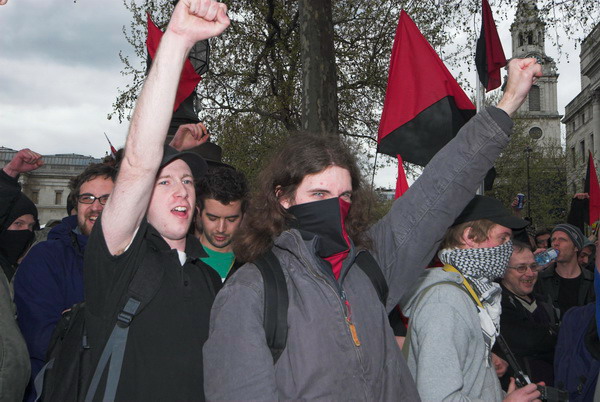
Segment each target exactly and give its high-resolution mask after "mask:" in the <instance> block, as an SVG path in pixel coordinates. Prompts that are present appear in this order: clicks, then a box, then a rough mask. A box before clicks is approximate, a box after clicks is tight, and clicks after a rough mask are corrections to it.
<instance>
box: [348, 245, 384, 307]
mask: <svg viewBox="0 0 600 402" xmlns="http://www.w3.org/2000/svg"><path fill="white" fill-rule="evenodd" d="M356 264H357V265H358V267H359V268H360V269H361V270H362V271H363V272H364V273H365V274H366V275H367V276H368V277H369V279H370V280H371V283H373V287H374V288H375V290H376V291H377V295H378V296H379V300H380V301H381V304H383V306H384V307H385V306H386V304H387V298H388V293H389V288H388V285H387V281H386V280H385V277H384V276H383V272H381V268H380V267H379V264H378V263H377V261H375V258H374V257H373V255H372V254H371V253H370V252H368V251H367V250H364V251H361V252H359V253H358V255H357V256H356Z"/></svg>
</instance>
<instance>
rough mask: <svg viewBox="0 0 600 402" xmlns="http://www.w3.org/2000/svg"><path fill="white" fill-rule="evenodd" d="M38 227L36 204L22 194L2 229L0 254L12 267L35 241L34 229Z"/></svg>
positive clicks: (0, 232) (0, 231)
mask: <svg viewBox="0 0 600 402" xmlns="http://www.w3.org/2000/svg"><path fill="white" fill-rule="evenodd" d="M37 226H38V220H37V208H36V207H35V204H34V203H33V202H32V201H31V200H30V199H29V198H27V196H25V194H23V193H21V195H20V196H19V198H18V199H17V200H16V201H15V204H14V206H13V208H12V209H11V210H10V214H9V215H8V217H7V219H6V221H5V224H4V227H3V228H2V229H0V254H1V255H3V256H4V257H5V258H6V259H7V260H8V262H9V263H10V264H11V265H15V264H16V263H17V261H18V259H19V258H20V257H21V256H22V255H23V254H24V253H25V251H26V250H27V248H28V247H29V246H30V245H31V243H32V242H33V240H34V239H35V235H34V233H33V229H34V228H36V227H37Z"/></svg>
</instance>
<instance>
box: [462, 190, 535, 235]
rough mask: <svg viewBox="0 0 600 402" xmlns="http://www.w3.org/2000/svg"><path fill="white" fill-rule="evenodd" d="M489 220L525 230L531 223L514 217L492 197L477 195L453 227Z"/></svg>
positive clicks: (510, 227)
mask: <svg viewBox="0 0 600 402" xmlns="http://www.w3.org/2000/svg"><path fill="white" fill-rule="evenodd" d="M479 219H488V220H490V221H492V222H494V223H497V224H498V225H502V226H505V227H507V228H509V229H514V230H518V229H523V228H524V227H526V226H527V225H529V222H527V221H526V220H523V219H521V218H517V217H516V216H514V215H512V214H511V213H510V212H509V211H508V210H507V209H506V208H504V205H502V203H501V202H500V201H499V200H497V199H495V198H492V197H486V196H483V195H476V196H475V197H474V198H473V199H472V200H471V201H470V202H469V203H468V204H467V206H466V207H465V209H463V211H462V212H461V213H460V215H459V216H458V218H456V220H455V221H454V223H453V224H452V226H454V225H458V224H460V223H465V222H471V221H477V220H479Z"/></svg>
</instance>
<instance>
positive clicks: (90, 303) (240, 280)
mask: <svg viewBox="0 0 600 402" xmlns="http://www.w3.org/2000/svg"><path fill="white" fill-rule="evenodd" d="M226 11H227V10H226V7H225V6H224V5H223V4H222V3H218V2H216V1H214V0H190V1H180V2H179V3H178V4H177V5H176V7H175V10H174V12H173V15H172V18H171V21H170V23H169V25H168V28H167V30H166V32H165V34H164V36H163V38H162V41H161V44H160V47H159V50H158V52H157V54H156V56H155V58H154V60H153V63H152V68H151V69H150V72H149V74H148V77H147V79H146V82H145V84H144V86H143V89H142V91H141V94H140V96H139V98H138V101H137V104H136V107H135V111H134V113H133V117H132V121H131V126H130V129H129V134H128V137H127V140H126V145H125V148H124V150H123V151H122V152H120V154H119V157H118V158H117V159H116V160H109V161H105V162H103V163H100V164H93V165H90V166H88V167H87V168H86V169H85V170H84V171H83V172H82V173H81V174H79V175H78V176H77V177H74V178H72V180H71V182H70V185H69V187H70V190H71V193H70V195H69V200H68V207H67V211H66V215H67V216H66V217H65V218H64V219H63V220H62V221H61V222H60V223H59V224H58V225H56V226H54V227H53V228H52V229H51V230H49V231H48V232H47V233H46V234H47V238H46V240H44V241H41V242H38V243H36V244H35V245H33V246H32V247H31V245H32V244H33V243H34V237H35V236H34V231H35V230H37V229H38V228H39V222H38V218H37V209H36V207H35V205H34V204H33V203H32V202H31V200H29V199H28V198H27V196H26V195H25V194H23V193H22V192H21V191H20V185H19V182H18V178H19V175H20V174H23V173H27V172H30V171H32V170H35V169H37V168H38V167H39V166H41V165H43V158H42V157H41V155H40V154H38V153H36V152H33V151H31V150H29V149H23V150H21V151H19V152H17V153H16V155H15V156H14V158H13V159H12V160H11V161H10V162H9V163H8V164H7V165H6V166H4V167H3V169H2V170H1V171H0V265H1V266H2V272H0V290H1V292H0V312H1V315H0V400H2V401H5V400H6V401H21V400H27V401H34V400H36V398H40V397H41V399H42V400H58V399H56V398H55V397H53V396H52V395H54V394H51V392H50V390H49V389H47V388H46V385H47V383H49V381H50V380H49V378H51V376H52V375H54V376H56V375H57V374H56V373H60V375H63V377H62V378H60V381H59V384H61V385H59V387H62V388H63V390H66V391H64V393H63V395H68V397H69V398H68V400H82V399H86V400H94V401H95V400H121V401H142V400H144V401H146V400H157V401H163V400H166V401H171V400H172V401H187V400H190V401H192V400H193V401H197V400H205V399H207V400H280V399H294V400H311V399H320V400H356V399H358V400H410V401H417V400H421V399H422V400H427V401H438V400H494V401H501V400H507V401H530V400H538V399H540V398H541V397H542V394H546V393H548V392H553V390H554V391H557V390H565V391H566V393H568V396H569V397H570V399H571V400H592V398H593V397H594V393H595V388H596V386H595V385H596V382H597V376H598V369H599V367H600V342H599V341H598V331H597V328H596V306H595V291H597V290H598V289H597V288H596V289H595V287H594V275H596V276H598V274H597V273H596V270H595V268H594V267H595V264H594V255H595V248H596V246H595V243H594V242H592V241H591V240H590V239H588V238H586V237H585V236H584V235H583V234H582V232H581V231H580V230H579V229H578V228H577V227H575V226H573V225H570V224H568V223H560V224H557V225H556V226H554V227H553V228H551V229H548V230H543V231H540V232H539V233H537V234H536V236H535V237H533V236H529V235H528V232H527V230H526V228H527V226H528V224H529V222H527V221H525V220H522V219H521V218H520V217H518V216H516V215H515V214H514V213H513V212H511V211H510V210H509V209H507V208H505V207H504V206H503V205H502V203H501V202H500V201H498V200H495V199H493V198H490V197H486V196H481V195H477V196H476V195H475V192H476V190H477V188H478V186H479V184H480V183H481V182H482V181H483V179H484V176H485V174H486V172H487V171H488V170H489V169H490V168H491V167H492V166H493V164H494V160H495V159H496V158H497V157H498V156H499V155H500V153H501V152H502V150H503V149H504V147H506V145H507V144H508V142H509V140H510V134H511V130H512V125H513V123H512V120H511V118H510V117H511V116H512V115H513V114H514V113H515V112H516V110H517V109H518V108H519V106H520V105H521V104H522V103H523V101H524V100H525V98H526V96H527V93H528V91H529V88H530V87H531V85H532V84H533V83H534V82H535V80H536V78H537V77H539V76H540V75H541V67H540V65H539V64H537V62H536V60H535V59H514V60H512V61H511V62H510V63H509V65H508V80H507V84H506V88H505V90H504V93H503V96H502V99H501V100H500V101H499V103H498V105H497V106H496V107H488V108H486V109H484V110H482V111H480V112H479V113H478V114H477V115H476V116H475V117H473V118H472V119H471V120H470V121H469V122H468V123H466V124H465V125H464V127H463V128H462V129H461V130H460V132H459V133H458V135H457V136H456V137H455V138H454V139H453V140H452V141H450V143H448V144H447V145H446V146H445V147H444V148H443V149H442V150H441V151H440V152H439V153H438V154H437V155H436V156H435V157H434V158H433V159H432V160H431V162H430V163H429V164H428V165H427V166H426V168H425V169H424V171H423V174H422V175H421V176H420V177H419V179H418V180H416V181H415V183H414V184H413V185H412V186H411V187H410V189H409V190H408V191H407V192H406V194H404V195H403V196H402V197H400V198H399V199H397V200H396V201H395V202H394V204H393V205H392V207H391V209H390V211H389V212H388V213H387V214H386V215H385V216H384V217H383V218H382V219H381V220H379V221H378V222H376V223H374V224H372V223H371V222H370V220H369V214H368V212H369V208H368V202H369V197H368V192H369V191H370V190H369V188H368V187H367V186H365V183H364V182H363V179H362V177H361V173H360V171H359V168H358V165H357V163H356V160H355V157H354V156H353V154H352V152H351V151H350V150H349V149H348V148H347V146H346V145H345V144H343V143H342V142H341V141H340V140H339V139H337V138H335V137H331V136H329V137H323V136H315V135H308V134H307V135H295V136H292V137H291V138H290V139H289V140H288V141H287V142H286V143H285V144H283V145H282V146H281V148H280V149H279V150H278V151H277V152H276V153H275V154H274V156H273V157H272V159H271V161H270V163H269V164H267V165H266V166H265V167H264V169H263V170H262V172H261V173H260V175H259V176H258V178H257V179H256V185H255V186H254V189H253V191H252V194H250V190H249V184H248V183H247V182H246V179H245V177H244V175H243V174H242V173H241V172H239V171H238V170H236V169H235V167H233V166H230V165H227V164H225V163H223V162H221V161H220V160H213V159H211V158H210V157H204V158H203V157H201V156H200V154H201V151H199V152H195V151H191V150H190V149H192V148H194V149H195V150H201V149H202V147H206V146H210V145H211V144H210V143H208V142H207V140H208V137H209V135H208V133H207V131H206V129H205V127H204V126H203V125H202V124H198V125H183V126H181V127H180V128H179V130H178V131H177V133H176V134H175V138H174V139H173V140H172V141H171V142H170V143H169V144H168V145H166V144H165V142H166V133H167V129H168V126H169V122H170V119H171V114H172V107H171V106H172V105H173V102H174V99H175V94H176V90H177V83H178V77H179V74H180V72H181V69H182V67H183V63H184V60H185V59H186V57H187V54H188V52H189V51H190V49H191V47H192V46H193V45H194V44H195V43H196V42H197V41H200V40H204V39H208V38H210V37H214V36H218V35H219V34H220V33H221V32H223V31H224V30H225V29H226V28H227V27H228V25H229V18H228V16H227V12H226ZM548 248H553V249H554V250H556V251H558V257H557V258H556V259H554V260H553V261H552V262H550V263H547V264H540V263H538V262H536V255H538V254H540V253H541V252H543V251H545V250H546V249H548ZM264 261H268V262H269V263H268V265H269V267H270V268H269V269H265V265H264V264H265V263H264ZM269 275H271V276H273V277H275V282H273V281H272V279H270V276H269ZM277 278H279V279H277ZM281 278H282V279H281ZM277 280H280V282H277ZM281 280H283V282H281ZM273 283H275V284H276V285H277V284H278V286H279V287H278V288H277V286H275V285H273ZM596 285H597V286H600V281H599V280H598V278H596ZM274 286H275V288H277V291H276V292H275V293H273V287H274ZM282 287H283V289H282ZM13 290H14V296H13ZM274 294H275V297H273V295H274ZM82 302H85V304H81V303H82ZM74 305H75V306H77V307H76V308H75V307H73V306H74ZM277 306H279V308H280V309H279V310H278V311H277V313H278V314H279V315H278V316H277V321H276V323H275V325H273V321H271V317H272V314H271V313H272V312H273V311H276V310H274V309H276V307H277ZM75 310H77V311H81V312H82V313H81V314H83V316H84V317H85V324H84V327H83V328H84V330H83V331H82V333H83V336H80V337H79V338H78V340H79V343H77V344H76V345H74V346H81V348H80V349H81V351H80V352H78V353H81V354H80V356H81V358H80V357H79V356H78V357H77V360H78V361H80V362H81V361H85V364H79V365H77V366H76V367H77V370H75V371H73V370H71V371H69V372H68V375H69V376H70V377H72V378H67V375H66V374H65V372H61V371H56V370H60V369H59V368H60V367H61V366H60V364H58V363H56V362H59V361H68V360H69V358H71V357H70V356H65V353H67V352H69V351H71V350H74V348H69V347H65V346H67V345H66V343H67V342H70V340H71V339H72V338H71V337H70V335H69V336H66V335H65V334H66V332H64V331H69V330H71V331H73V330H72V328H71V327H70V326H69V325H64V323H65V322H67V323H68V320H69V319H70V320H72V322H76V319H75V318H74V317H76V316H73V315H71V314H74V311H75ZM400 311H401V315H403V316H404V319H403V320H400V321H398V322H399V323H400V324H399V325H398V322H396V323H395V324H394V330H392V327H391V326H390V313H393V312H395V313H399V312H400ZM281 315H283V320H282V319H281ZM398 315H399V314H398ZM405 323H407V325H405ZM397 328H400V329H399V330H397ZM59 331H63V332H59ZM57 334H58V335H57ZM273 339H276V341H275V342H272V341H273ZM57 342H58V343H60V342H63V345H62V346H63V347H62V349H61V348H56V344H57ZM68 346H73V345H68ZM75 349H77V348H75ZM77 350H79V349H77ZM60 353H62V356H61V355H59V354H60ZM74 359H75V358H74V357H73V358H71V360H74ZM52 370H55V372H53V371H52ZM53 373H54V374H53ZM523 379H525V380H523ZM73 384H75V385H73ZM544 387H546V388H544ZM54 391H55V390H52V392H54ZM599 393H600V389H599ZM558 394H559V395H564V394H561V393H560V392H558ZM546 395H547V394H546ZM598 397H600V396H598ZM63 400H67V399H63ZM561 400H566V399H561Z"/></svg>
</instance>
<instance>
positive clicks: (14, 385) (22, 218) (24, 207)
mask: <svg viewBox="0 0 600 402" xmlns="http://www.w3.org/2000/svg"><path fill="white" fill-rule="evenodd" d="M42 164H43V162H42V159H41V156H40V154H38V153H35V152H33V151H31V150H29V149H22V150H20V151H19V152H17V153H16V154H15V156H14V157H13V159H12V160H11V161H10V162H9V163H8V164H6V166H4V168H3V169H2V170H1V171H0V265H1V266H2V271H0V401H19V400H21V399H22V398H23V392H24V391H25V387H26V385H27V381H28V380H29V370H30V368H29V355H28V353H27V346H26V345H25V341H24V340H23V337H22V336H21V332H20V331H19V328H18V326H17V323H16V321H15V308H14V304H13V302H12V296H11V294H12V288H11V286H10V284H9V281H10V279H11V278H12V276H13V275H14V273H15V270H16V267H17V262H18V260H19V258H20V257H21V256H22V255H23V254H24V253H25V252H26V251H27V248H28V247H29V246H30V245H31V243H32V242H33V240H34V238H35V236H34V234H33V229H34V228H35V227H36V226H37V225H38V223H37V208H36V207H35V205H34V204H33V202H31V200H30V199H29V198H27V197H26V196H25V195H24V194H23V193H21V186H20V185H19V182H18V178H19V174H21V173H25V172H30V171H32V170H35V169H37V168H38V167H40V166H41V165H42Z"/></svg>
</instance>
